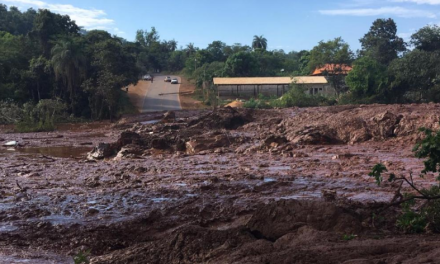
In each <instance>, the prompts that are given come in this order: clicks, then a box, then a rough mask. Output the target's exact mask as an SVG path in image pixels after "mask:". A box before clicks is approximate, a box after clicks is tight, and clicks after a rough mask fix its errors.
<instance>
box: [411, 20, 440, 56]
mask: <svg viewBox="0 0 440 264" xmlns="http://www.w3.org/2000/svg"><path fill="white" fill-rule="evenodd" d="M411 44H412V45H414V47H415V48H416V49H419V50H424V51H436V50H440V27H439V26H437V25H433V26H431V25H428V26H425V27H423V28H421V29H419V30H418V31H417V32H416V33H414V34H413V35H412V36H411Z"/></svg>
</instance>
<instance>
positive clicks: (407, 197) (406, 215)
mask: <svg viewBox="0 0 440 264" xmlns="http://www.w3.org/2000/svg"><path fill="white" fill-rule="evenodd" d="M420 131H421V132H423V133H424V134H425V138H424V139H423V140H422V141H421V142H419V143H417V144H416V145H415V147H414V149H413V151H414V152H415V156H416V157H417V158H427V159H426V160H425V161H424V165H425V168H424V169H423V170H422V171H421V174H420V177H421V178H423V177H425V176H426V174H427V173H429V172H432V173H438V174H439V175H437V178H436V180H437V181H438V183H437V184H435V185H433V186H431V187H430V188H428V189H427V188H419V187H418V186H416V184H415V183H414V177H413V174H412V173H410V174H409V176H405V175H402V176H396V175H395V174H393V173H390V174H389V177H388V181H389V182H399V183H400V185H399V187H398V189H397V191H396V194H395V196H394V198H393V200H392V202H391V204H390V205H389V206H388V207H390V206H397V205H401V206H402V215H401V216H400V217H399V218H398V219H397V222H396V225H397V227H399V228H400V229H402V230H404V231H405V232H407V233H421V232H423V231H428V230H429V231H434V232H440V131H437V132H436V133H434V132H433V131H432V130H430V129H426V128H421V129H420ZM387 171H388V170H387V168H386V167H385V165H383V164H376V165H375V166H374V167H373V169H372V171H371V172H370V173H369V176H371V177H374V178H375V180H376V183H377V184H378V185H380V184H381V183H382V182H383V180H384V178H383V174H384V173H385V172H387ZM405 183H406V184H407V185H408V186H409V187H410V188H411V189H412V190H413V191H412V193H405V194H401V192H400V191H401V188H402V185H403V184H405ZM416 200H421V201H424V203H423V204H422V205H421V206H419V207H416V205H417V203H416ZM388 207H387V208H388Z"/></svg>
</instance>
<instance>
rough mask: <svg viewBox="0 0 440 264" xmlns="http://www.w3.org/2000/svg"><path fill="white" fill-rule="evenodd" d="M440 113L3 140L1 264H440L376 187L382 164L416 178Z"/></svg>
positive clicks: (318, 112) (100, 129) (270, 116)
mask: <svg viewBox="0 0 440 264" xmlns="http://www.w3.org/2000/svg"><path fill="white" fill-rule="evenodd" d="M439 110H440V105H436V104H429V105H405V106H401V105H390V106H380V105H375V106H347V107H325V108H324V107H323V108H308V109H295V108H294V109H283V110H264V111H263V110H258V111H249V110H233V109H230V108H226V109H221V110H217V111H214V112H212V111H208V110H200V111H181V112H176V113H175V115H174V114H173V113H167V114H166V115H165V117H163V115H162V114H163V113H151V114H145V115H139V116H136V117H129V118H125V119H122V120H120V121H119V122H118V123H115V124H109V123H93V124H75V125H68V126H62V127H60V128H59V130H58V131H55V132H51V133H30V134H16V133H13V132H12V128H11V127H0V131H1V132H0V145H3V144H4V143H6V142H9V141H14V140H15V141H17V142H18V146H16V147H5V146H2V147H0V165H1V166H0V262H1V263H24V262H26V263H73V260H72V256H75V255H76V254H77V253H78V252H80V251H83V252H84V251H90V259H91V263H438V259H439V257H440V237H438V236H437V235H433V234H424V235H408V234H403V233H402V232H401V231H400V230H398V229H396V227H395V226H394V218H395V217H396V216H397V214H398V213H399V212H398V209H395V208H390V209H388V210H386V211H384V212H382V213H381V214H378V211H380V210H381V208H382V207H383V206H384V204H386V203H388V202H389V201H391V199H392V198H393V196H394V191H395V187H394V186H392V185H390V184H385V185H384V186H380V187H379V186H377V185H376V184H375V183H374V180H373V179H371V178H370V177H369V176H368V173H369V171H370V170H371V168H372V167H373V166H374V165H375V164H377V163H379V162H382V163H385V164H386V165H387V166H388V168H389V169H390V171H391V172H394V173H397V174H409V173H410V172H414V173H418V172H420V171H421V169H422V168H423V162H422V161H420V160H417V159H415V158H414V157H413V153H412V151H411V150H412V147H413V145H414V143H415V142H416V141H417V140H418V139H420V136H421V134H420V133H419V132H418V128H419V127H421V126H425V127H429V128H434V129H437V128H438V123H439V120H440V118H439V117H440V112H439ZM100 143H104V144H100ZM92 149H94V150H93V151H92ZM89 151H91V152H90V153H89V154H87V152H89ZM417 182H418V183H419V184H421V185H424V186H428V185H429V184H431V183H432V182H434V175H429V176H428V177H426V178H425V179H423V180H420V179H417ZM373 215H374V216H375V217H373ZM344 236H345V238H347V237H350V238H353V239H351V240H347V239H344Z"/></svg>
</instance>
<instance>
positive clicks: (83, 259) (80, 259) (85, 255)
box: [73, 250, 90, 264]
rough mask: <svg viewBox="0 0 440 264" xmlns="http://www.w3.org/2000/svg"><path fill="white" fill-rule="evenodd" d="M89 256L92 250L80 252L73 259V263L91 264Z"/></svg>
mask: <svg viewBox="0 0 440 264" xmlns="http://www.w3.org/2000/svg"><path fill="white" fill-rule="evenodd" d="M89 255H90V250H87V251H85V252H83V251H80V252H78V254H76V255H75V256H74V257H73V262H74V263H75V264H89V263H90V261H89Z"/></svg>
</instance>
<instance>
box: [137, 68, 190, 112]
mask: <svg viewBox="0 0 440 264" xmlns="http://www.w3.org/2000/svg"><path fill="white" fill-rule="evenodd" d="M169 76H170V77H171V79H173V78H177V80H178V81H179V84H171V83H169V82H164V79H165V77H166V76H163V75H155V76H154V81H153V82H152V83H150V85H149V88H148V89H147V93H146V94H145V99H144V104H143V107H142V110H141V112H142V113H145V112H154V111H164V110H180V109H182V108H181V106H180V100H179V88H180V82H181V79H180V77H178V76H172V75H169Z"/></svg>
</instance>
